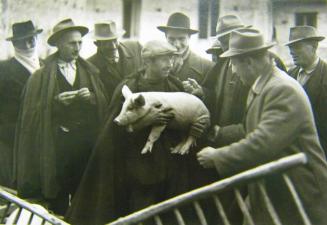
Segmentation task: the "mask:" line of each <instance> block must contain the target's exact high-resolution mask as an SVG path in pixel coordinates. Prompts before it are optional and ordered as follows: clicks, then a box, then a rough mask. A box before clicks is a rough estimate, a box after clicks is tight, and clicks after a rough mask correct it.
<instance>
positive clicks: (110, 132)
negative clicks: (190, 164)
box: [67, 72, 186, 224]
mask: <svg viewBox="0 0 327 225" xmlns="http://www.w3.org/2000/svg"><path fill="white" fill-rule="evenodd" d="M141 75H142V72H138V73H136V74H134V75H132V76H130V77H129V78H126V79H125V80H124V81H123V82H122V83H121V84H120V85H119V86H118V87H117V88H116V90H115V93H114V96H113V98H112V101H111V103H110V106H109V115H108V117H107V120H106V123H105V127H104V129H103V130H102V132H101V134H100V136H99V138H98V141H97V144H96V147H95V149H94V150H93V154H92V156H91V158H90V161H89V163H88V166H87V169H86V172H85V174H84V177H83V179H82V182H81V184H80V187H79V189H78V191H77V193H76V195H75V197H74V199H73V202H72V206H71V208H70V209H69V211H68V213H67V220H68V221H69V222H70V223H72V224H104V223H108V222H109V221H111V220H113V219H117V218H118V217H119V216H122V215H124V213H131V212H130V211H129V209H128V205H127V204H126V201H129V200H130V199H129V191H128V190H130V188H133V187H135V185H155V184H160V183H163V181H164V180H165V179H167V177H168V176H169V173H173V174H176V170H178V169H179V170H178V174H180V177H181V178H180V179H179V180H184V179H185V178H186V177H185V178H184V177H183V171H182V168H183V167H182V166H181V164H179V166H180V168H178V169H177V168H168V165H167V160H169V156H170V155H171V154H169V148H170V147H172V146H174V144H176V143H177V142H178V141H179V140H180V139H178V140H176V141H175V143H174V140H175V139H176V134H170V133H166V134H165V131H164V132H163V134H162V135H161V137H160V139H159V140H158V141H157V142H156V143H155V145H154V149H153V151H152V153H151V154H146V155H141V153H140V151H141V149H142V148H143V146H144V144H145V142H146V139H147V136H148V135H149V132H150V130H149V129H144V130H141V131H138V132H135V134H130V133H127V132H126V131H125V129H123V128H121V127H119V126H118V125H116V124H115V123H114V122H113V120H114V118H115V117H116V116H117V115H118V114H119V112H120V110H121V107H122V104H123V101H124V99H123V96H122V94H121V89H122V86H123V85H124V84H126V85H127V86H128V87H129V88H130V89H131V91H132V92H141V91H173V92H175V91H182V90H183V87H182V84H181V83H180V81H179V80H177V79H176V78H175V77H173V76H169V77H168V78H167V79H166V80H164V81H163V83H164V86H165V88H164V89H165V90H157V89H156V87H152V88H151V87H149V88H146V90H145V89H144V87H142V84H141V83H140V77H141ZM167 132H171V131H170V130H169V131H167ZM184 161H185V160H184ZM174 165H176V164H174ZM176 166H177V165H176ZM126 179H127V180H126ZM178 182H179V181H178V180H176V183H175V185H174V186H173V187H176V186H177V187H178V188H180V187H179V185H178ZM162 188H165V187H162ZM171 191H172V192H174V191H176V190H171ZM182 191H184V190H182ZM175 193H176V192H175ZM175 193H172V194H175ZM85 212H87V213H85Z"/></svg>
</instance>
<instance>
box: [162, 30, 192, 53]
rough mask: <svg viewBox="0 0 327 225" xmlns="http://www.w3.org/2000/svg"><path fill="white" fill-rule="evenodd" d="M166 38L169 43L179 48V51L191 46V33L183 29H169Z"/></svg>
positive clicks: (181, 51) (182, 51)
mask: <svg viewBox="0 0 327 225" xmlns="http://www.w3.org/2000/svg"><path fill="white" fill-rule="evenodd" d="M166 38H167V41H168V42H169V44H171V45H173V46H175V47H176V48H177V51H178V53H184V52H185V51H186V49H187V48H188V46H189V40H190V35H189V34H188V33H187V32H186V31H183V30H167V31H166Z"/></svg>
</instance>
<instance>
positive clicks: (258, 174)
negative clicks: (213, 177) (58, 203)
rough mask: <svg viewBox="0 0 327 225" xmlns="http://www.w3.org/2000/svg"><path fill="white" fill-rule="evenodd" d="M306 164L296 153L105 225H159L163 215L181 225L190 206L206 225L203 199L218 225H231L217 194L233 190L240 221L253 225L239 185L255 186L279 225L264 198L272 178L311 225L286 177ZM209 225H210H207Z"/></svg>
mask: <svg viewBox="0 0 327 225" xmlns="http://www.w3.org/2000/svg"><path fill="white" fill-rule="evenodd" d="M306 162H307V158H306V156H305V154H303V153H299V154H295V155H292V156H288V157H284V158H282V159H279V160H277V161H273V162H270V163H267V164H264V165H262V166H259V167H256V168H254V169H251V170H247V171H245V172H242V173H239V174H237V175H234V176H232V177H229V178H226V179H223V180H221V181H218V182H215V183H213V184H210V185H207V186H204V187H201V188H198V189H195V190H193V191H190V192H188V193H185V194H182V195H179V196H177V197H174V198H172V199H169V200H166V201H164V202H161V203H159V204H156V205H152V206H149V207H147V208H145V209H143V210H140V211H137V212H135V213H133V214H130V215H128V216H126V217H122V218H119V219H118V220H116V221H113V222H111V223H109V224H108V225H132V224H138V225H141V224H145V223H147V221H150V222H152V224H156V225H163V224H164V223H163V221H164V220H162V218H161V217H162V216H164V214H167V213H172V215H173V217H175V218H174V220H175V221H176V222H177V224H178V225H185V224H186V222H185V220H184V217H183V213H182V212H183V211H182V210H181V208H182V207H184V206H185V205H191V206H193V208H194V211H195V214H196V217H197V220H198V221H199V222H198V223H197V224H201V225H208V224H209V223H208V221H207V219H206V214H205V212H206V211H205V210H203V208H202V207H201V203H202V202H201V201H202V200H203V199H205V200H206V199H207V198H211V199H212V200H213V202H214V205H215V207H216V208H217V213H219V215H220V218H221V221H222V224H224V225H230V224H231V222H230V220H229V218H228V217H227V216H226V211H225V209H224V206H223V204H222V201H221V199H220V197H219V196H218V194H220V193H222V192H223V191H226V190H233V192H234V194H235V198H236V201H237V203H238V205H239V208H240V210H241V211H242V214H243V218H244V220H245V221H246V222H247V224H249V225H254V222H253V219H252V216H251V214H250V212H249V209H248V206H247V204H246V201H245V199H244V198H243V196H242V194H241V190H240V185H241V184H249V183H257V184H258V186H259V190H260V191H259V192H260V193H259V194H261V195H262V196H263V198H264V201H265V204H266V207H267V210H268V212H269V214H270V216H271V218H272V221H273V223H274V224H275V225H281V224H282V223H281V221H280V219H279V217H278V215H277V213H276V211H275V209H274V206H273V204H272V202H271V200H270V198H269V196H268V195H267V191H266V187H265V183H264V179H265V178H266V177H267V176H269V175H272V174H280V175H281V176H282V178H283V180H284V181H285V183H286V185H287V187H288V189H289V191H290V193H291V196H292V198H293V200H294V203H295V205H296V207H297V210H298V211H299V214H300V216H301V218H302V221H303V224H305V225H311V222H310V220H309V218H308V216H307V214H306V212H305V210H304V208H303V205H302V203H301V200H300V198H299V196H298V194H297V192H296V190H295V188H294V185H293V183H292V181H291V179H290V177H289V176H288V175H287V171H288V170H289V169H291V168H294V167H296V166H300V165H304V164H305V163H306ZM210 225H211V224H210Z"/></svg>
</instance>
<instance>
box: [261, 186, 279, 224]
mask: <svg viewBox="0 0 327 225" xmlns="http://www.w3.org/2000/svg"><path fill="white" fill-rule="evenodd" d="M257 183H258V185H259V189H260V193H261V194H262V196H263V199H264V201H265V203H266V206H267V209H268V212H269V215H270V216H271V219H272V220H273V223H274V224H275V225H282V223H281V222H280V219H279V217H278V215H277V213H276V210H275V208H274V206H273V204H272V202H271V201H270V198H269V196H268V194H267V190H266V187H265V184H264V182H263V181H259V182H257Z"/></svg>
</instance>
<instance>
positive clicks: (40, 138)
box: [14, 53, 107, 198]
mask: <svg viewBox="0 0 327 225" xmlns="http://www.w3.org/2000/svg"><path fill="white" fill-rule="evenodd" d="M57 59H58V54H57V53H55V54H53V55H51V56H49V57H48V58H47V59H46V61H45V65H44V66H43V67H42V68H41V69H39V70H38V71H36V72H35V73H34V74H33V75H32V76H31V77H30V79H29V80H28V82H27V84H26V88H25V90H24V94H23V101H22V107H21V110H20V112H19V117H18V121H17V128H16V129H17V131H16V139H15V146H14V154H15V156H14V159H15V162H14V163H15V164H14V166H15V167H14V169H15V171H14V177H15V180H16V182H17V191H18V194H19V195H20V196H22V197H40V195H41V196H43V197H45V198H54V197H56V195H57V192H58V191H59V184H58V180H57V171H56V163H57V162H56V147H55V146H56V145H55V143H56V140H55V133H56V129H57V128H56V126H55V125H54V121H53V115H52V113H53V110H52V109H53V105H54V97H55V96H56V95H58V94H59V90H58V84H57V82H56V81H57V79H56V76H57V75H58V65H57ZM76 65H77V69H78V72H79V73H80V74H81V73H84V75H85V77H88V78H89V80H90V83H91V86H92V88H93V91H94V95H95V99H96V105H97V113H98V118H99V120H100V121H99V122H100V124H101V120H102V119H103V118H104V114H105V108H106V106H107V100H106V98H105V95H104V94H103V86H102V83H101V80H100V78H99V77H98V74H97V73H98V70H97V69H96V68H95V67H94V66H93V65H92V64H91V63H89V62H87V61H85V60H83V59H82V58H78V59H77V61H76ZM84 75H83V76H84Z"/></svg>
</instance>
